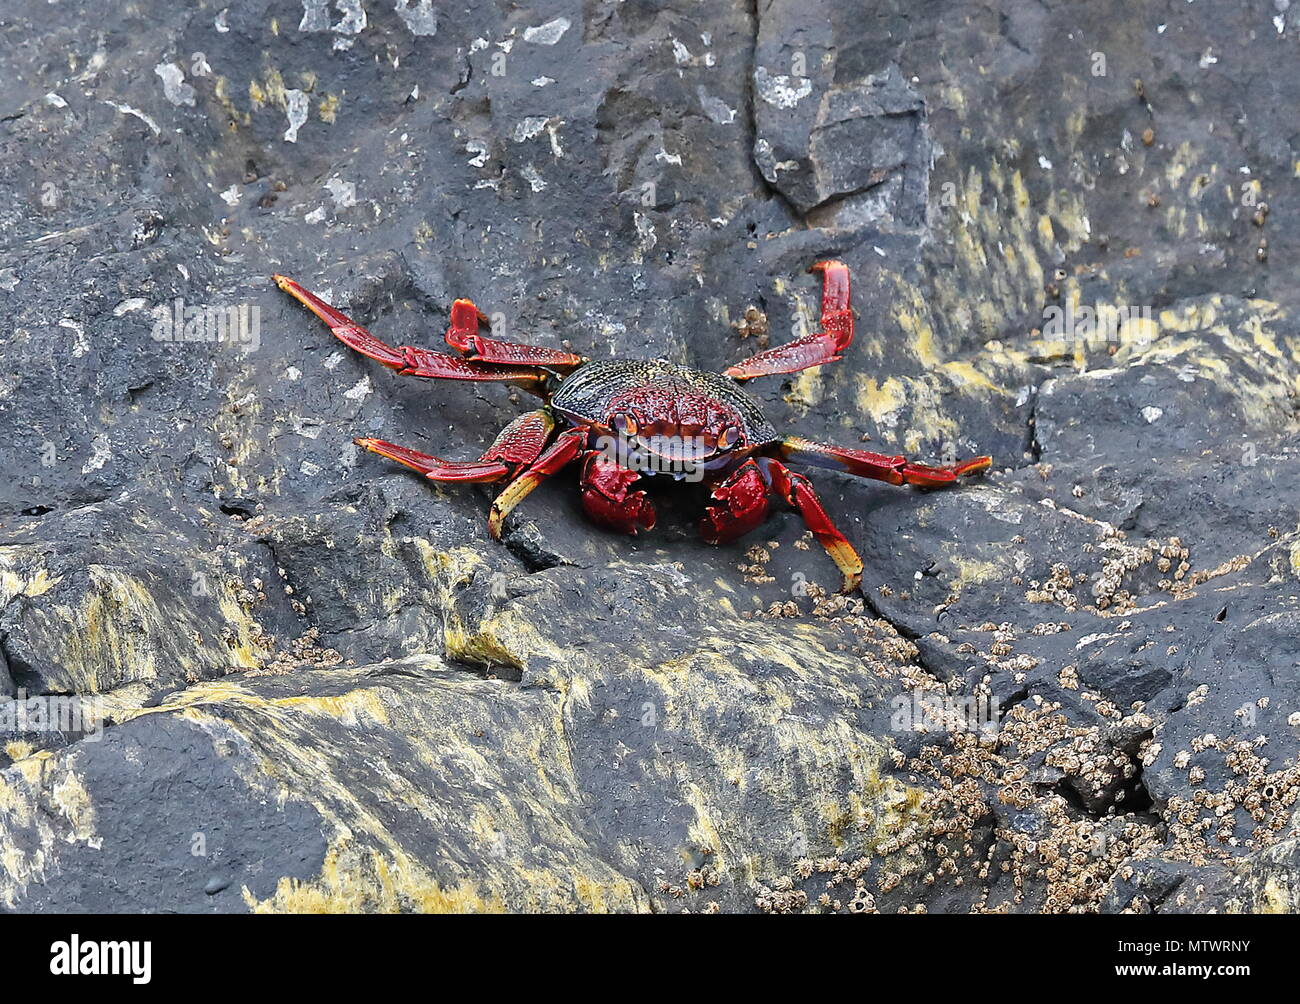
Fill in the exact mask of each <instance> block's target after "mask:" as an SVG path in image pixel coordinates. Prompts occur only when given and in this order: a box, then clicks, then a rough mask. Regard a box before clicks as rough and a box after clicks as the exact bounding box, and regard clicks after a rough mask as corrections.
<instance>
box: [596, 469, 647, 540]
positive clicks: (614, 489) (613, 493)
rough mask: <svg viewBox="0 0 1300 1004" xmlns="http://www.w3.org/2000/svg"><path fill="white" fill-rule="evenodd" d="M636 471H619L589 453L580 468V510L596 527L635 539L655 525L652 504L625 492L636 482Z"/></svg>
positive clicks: (644, 497) (639, 496) (641, 496)
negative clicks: (608, 529) (597, 524)
mask: <svg viewBox="0 0 1300 1004" xmlns="http://www.w3.org/2000/svg"><path fill="white" fill-rule="evenodd" d="M640 478H641V475H640V474H638V473H637V472H636V471H632V470H628V469H627V468H626V467H620V466H619V465H618V464H616V463H614V462H613V461H611V460H608V459H606V458H605V456H604V455H603V454H601V453H589V454H588V455H587V460H586V462H585V463H584V464H583V465H582V507H583V508H584V509H585V510H586V511H587V515H588V516H590V517H591V518H592V519H593V520H595V521H596V522H597V523H600V524H603V525H604V526H607V527H610V528H611V529H614V530H619V531H621V532H623V533H629V534H632V535H633V536H635V535H636V534H637V533H639V532H640V531H641V530H652V529H654V525H655V507H654V503H652V502H651V501H650V499H649V498H647V497H646V493H645V492H640V491H638V492H629V491H628V488H630V487H631V486H632V485H634V484H636V482H637V481H639V480H640Z"/></svg>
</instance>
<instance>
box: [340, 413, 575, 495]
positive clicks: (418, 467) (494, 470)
mask: <svg viewBox="0 0 1300 1004" xmlns="http://www.w3.org/2000/svg"><path fill="white" fill-rule="evenodd" d="M554 429H555V419H554V418H552V417H551V414H550V412H548V411H547V410H546V409H545V408H538V409H537V410H536V411H530V412H528V413H526V414H523V415H520V416H519V417H518V418H516V419H515V420H514V421H513V422H511V423H510V424H509V425H507V426H506V427H505V428H504V429H502V430H501V433H500V435H498V436H497V438H496V439H495V440H494V441H493V443H492V445H491V446H489V447H488V448H487V450H485V451H484V453H483V455H482V456H481V457H479V458H478V460H466V461H448V460H443V459H442V458H441V457H435V456H433V455H432V454H429V453H421V452H420V451H419V450H412V449H411V448H410V447H406V446H398V445H397V444H396V443H386V442H384V441H383V440H382V439H354V440H352V442H354V443H356V444H357V445H358V446H363V447H365V448H366V449H367V450H369V451H370V452H371V453H378V454H379V455H380V456H381V457H387V458H388V459H389V460H396V461H397V462H398V463H399V464H401V465H403V466H404V467H409V468H410V469H411V470H413V471H418V472H419V473H421V474H423V475H424V476H425V477H426V478H428V479H429V480H430V481H447V482H456V481H468V482H473V481H500V480H501V479H503V478H506V477H509V476H510V475H512V474H514V473H515V472H517V471H519V470H521V469H522V468H524V467H527V466H528V465H529V464H531V463H532V462H533V461H534V460H536V459H537V457H538V455H539V454H540V453H541V452H542V450H543V449H544V448H545V447H546V443H547V440H549V439H550V438H551V432H552V431H554Z"/></svg>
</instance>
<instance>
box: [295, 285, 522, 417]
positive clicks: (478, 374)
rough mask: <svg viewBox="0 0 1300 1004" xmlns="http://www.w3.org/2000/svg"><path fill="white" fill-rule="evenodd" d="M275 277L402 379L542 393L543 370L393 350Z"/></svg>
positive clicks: (405, 347) (425, 351)
mask: <svg viewBox="0 0 1300 1004" xmlns="http://www.w3.org/2000/svg"><path fill="white" fill-rule="evenodd" d="M272 278H273V279H274V280H275V284H276V285H277V286H279V287H280V288H281V289H282V290H284V291H285V292H286V293H288V294H289V295H290V296H292V297H293V298H294V299H295V300H297V301H298V302H299V303H301V304H302V305H303V306H305V307H306V308H307V309H308V310H310V311H311V312H312V313H313V314H315V315H316V316H317V317H319V318H320V319H321V320H322V321H324V322H325V323H326V324H328V325H329V329H330V331H332V332H334V336H335V337H336V338H338V340H339V341H341V342H342V343H343V344H344V345H346V346H347V347H348V348H350V349H355V350H356V351H357V352H360V353H361V354H362V355H363V356H369V357H370V358H371V359H374V360H376V361H378V362H381V363H383V364H384V365H385V366H387V367H389V368H390V369H394V370H396V371H397V372H398V373H400V374H402V375H403V376H416V377H429V378H433V379H438V378H441V379H445V380H486V381H495V382H498V383H512V384H517V385H519V386H520V387H523V388H524V389H525V390H530V391H533V392H534V393H540V392H541V391H540V388H541V387H542V384H543V382H544V381H545V379H546V374H545V372H543V371H542V370H540V369H536V368H533V367H527V366H522V365H515V364H511V365H493V364H489V363H482V362H478V361H476V360H473V359H462V358H461V357H460V356H451V355H447V354H446V353H445V352H433V351H431V350H429V349H421V348H416V347H414V346H411V345H399V346H397V347H396V348H394V347H393V346H392V345H389V344H388V343H387V342H385V341H383V340H382V339H380V338H376V337H375V336H374V335H372V334H371V333H370V332H369V331H367V330H366V329H365V328H363V327H362V326H361V325H360V324H357V323H356V321H354V320H352V319H351V318H350V317H348V316H347V315H346V314H344V313H343V312H342V311H341V310H337V309H335V308H334V307H332V306H330V305H329V304H328V303H326V302H325V301H324V300H322V299H321V298H320V297H319V296H317V295H316V294H315V293H313V292H311V291H310V290H307V289H304V288H303V287H302V286H300V285H299V284H298V283H296V282H294V281H293V280H292V279H290V278H288V277H287V276H283V275H275V276H272Z"/></svg>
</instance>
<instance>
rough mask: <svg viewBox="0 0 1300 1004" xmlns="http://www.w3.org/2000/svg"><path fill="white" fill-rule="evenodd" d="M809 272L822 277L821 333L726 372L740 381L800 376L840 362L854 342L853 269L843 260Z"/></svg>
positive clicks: (745, 362)
mask: <svg viewBox="0 0 1300 1004" xmlns="http://www.w3.org/2000/svg"><path fill="white" fill-rule="evenodd" d="M808 271H810V272H820V273H821V274H822V317H821V330H820V331H818V332H816V333H815V334H811V335H805V336H804V337H803V338H796V339H795V340H794V341H793V342H787V343H786V344H785V345H778V346H777V347H776V348H774V349H767V350H766V351H763V352H760V353H758V354H757V355H753V356H750V357H749V358H748V359H746V360H745V361H744V362H741V363H736V365H735V366H728V367H727V368H726V369H725V370H723V371H722V372H723V373H724V374H725V375H726V376H729V377H734V378H735V379H737V380H750V379H753V378H754V377H757V376H767V375H770V374H773V373H797V372H798V371H799V370H805V369H807V368H808V367H809V366H821V365H822V364H824V363H833V362H835V360H837V359H839V358H840V356H841V355H842V353H843V352H844V350H845V349H847V348H848V347H849V343H850V342H852V341H853V308H852V307H850V306H849V267H848V266H847V265H845V264H844V262H842V261H819V262H817V263H816V264H815V265H813V266H812V268H810V269H809V270H808Z"/></svg>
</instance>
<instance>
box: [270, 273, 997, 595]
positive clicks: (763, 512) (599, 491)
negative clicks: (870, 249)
mask: <svg viewBox="0 0 1300 1004" xmlns="http://www.w3.org/2000/svg"><path fill="white" fill-rule="evenodd" d="M809 271H810V272H814V273H820V275H821V279H822V295H821V326H820V330H819V331H816V332H814V333H812V334H808V335H805V336H803V337H800V338H796V339H795V340H794V341H791V342H788V343H786V344H784V345H780V346H777V347H775V348H770V349H766V350H765V351H762V352H759V353H757V354H756V355H753V356H750V357H749V358H748V359H746V360H745V361H744V362H740V363H737V364H735V365H734V366H729V367H727V369H725V370H724V371H723V372H722V373H721V374H718V373H710V372H705V371H703V370H696V369H689V368H687V367H684V366H678V365H675V364H673V363H670V362H665V361H663V360H651V361H647V360H639V359H608V360H591V359H587V358H585V357H583V356H580V355H575V354H573V353H571V352H566V351H561V350H558V349H551V348H545V347H542V346H538V345H526V344H520V343H517V342H508V341H500V340H497V339H494V338H491V337H487V336H485V335H484V334H483V328H484V327H485V326H486V324H487V317H486V316H485V315H484V314H483V313H482V312H481V311H480V310H479V309H478V308H477V307H476V306H475V305H474V303H473V302H472V301H470V300H456V301H455V303H453V304H452V308H451V324H450V327H449V328H448V330H447V335H446V340H447V344H448V345H450V346H451V348H453V349H455V350H456V353H457V354H456V355H451V354H448V353H443V352H434V351H432V350H430V349H425V348H418V347H415V346H410V345H402V346H398V347H396V348H394V347H393V346H391V345H388V344H387V343H386V342H383V341H381V340H380V339H379V338H377V337H375V336H374V335H372V334H371V333H370V332H369V331H367V330H366V329H365V328H363V327H362V326H361V325H359V324H357V323H356V322H355V321H353V320H351V319H349V318H348V317H347V316H346V315H345V314H343V313H342V312H340V311H339V310H337V309H335V308H334V307H332V306H330V305H329V304H328V303H326V302H325V301H324V300H323V299H321V298H320V297H319V296H316V295H315V294H314V293H311V292H309V291H308V290H306V289H304V288H303V287H302V286H300V285H299V284H298V283H296V282H294V280H292V279H289V278H287V277H285V276H283V275H275V276H273V278H274V280H275V282H276V284H277V285H278V286H279V287H280V289H282V290H283V291H284V292H286V293H288V294H289V295H290V296H292V297H294V298H295V299H296V300H298V301H299V302H300V303H302V304H303V305H304V306H305V307H307V309H309V310H310V311H311V312H312V313H313V314H315V315H316V316H317V317H319V318H320V319H321V320H323V321H324V322H325V323H326V324H327V325H329V328H330V330H331V331H332V332H333V333H334V335H335V336H336V337H337V338H338V339H339V341H341V342H343V344H344V345H346V346H348V347H349V348H351V349H354V350H356V351H357V352H360V353H361V354H362V355H364V356H369V357H370V358H371V359H374V360H375V361H377V362H379V363H382V364H383V365H385V366H387V367H388V368H389V369H392V370H395V371H396V372H397V373H399V374H401V375H402V376H411V377H426V378H429V379H442V380H470V381H486V382H492V383H502V384H512V385H515V386H518V387H520V388H522V389H523V390H525V391H528V392H530V393H532V394H535V395H536V396H537V397H539V398H540V399H541V407H539V408H537V409H536V410H534V411H530V412H527V413H526V414H523V415H520V416H519V417H518V418H516V419H515V420H514V421H512V422H511V423H510V424H509V425H507V426H506V427H505V429H504V430H502V432H501V433H500V435H498V436H497V437H496V439H495V440H494V441H493V443H492V445H491V446H489V447H488V449H487V450H486V451H485V452H484V453H483V455H482V456H480V457H479V458H478V459H476V460H469V461H447V460H443V459H441V458H439V457H436V456H432V455H430V454H427V453H421V452H419V451H417V450H413V449H410V448H409V447H405V446H398V445H396V444H394V443H388V442H384V441H383V440H381V439H371V438H364V439H355V440H353V442H355V443H356V444H357V445H358V446H361V447H364V448H365V449H367V450H370V451H371V452H373V453H378V454H380V455H381V456H384V457H387V458H388V459H390V460H395V461H396V462H397V463H399V464H403V465H405V466H406V467H409V468H410V469H411V470H414V471H418V472H419V473H420V474H422V475H423V476H424V477H426V478H428V479H429V480H431V481H437V482H500V483H503V484H504V486H505V487H504V489H503V490H502V491H501V493H500V494H499V495H498V496H497V497H496V499H495V501H494V502H493V503H492V508H491V512H490V514H489V516H488V532H489V533H490V534H491V536H492V537H493V539H495V540H500V539H501V531H502V525H503V523H504V521H505V519H506V517H507V516H508V515H509V514H510V512H511V510H513V509H514V508H515V506H517V505H519V503H520V502H522V501H523V500H524V498H525V497H527V495H528V494H529V493H530V492H531V491H532V490H533V489H534V488H536V487H537V486H538V485H539V484H540V483H541V482H542V481H543V480H545V479H546V478H549V477H550V476H552V475H553V474H556V473H558V472H559V471H560V470H561V469H562V468H564V467H566V466H568V465H569V464H570V463H574V462H576V463H578V464H580V466H581V475H580V477H579V482H580V485H581V491H582V505H583V508H584V509H585V510H586V513H587V515H588V516H589V517H590V518H591V519H592V520H594V521H595V522H596V523H598V524H601V525H603V526H605V527H607V528H609V529H612V530H615V531H619V532H622V533H626V534H633V535H635V534H637V533H640V532H641V531H643V530H649V529H651V528H653V527H654V525H655V518H656V517H655V507H654V502H653V500H652V499H651V497H650V495H649V494H648V493H647V492H646V491H645V490H644V483H643V479H644V478H647V477H650V476H652V475H655V474H667V475H670V476H671V477H673V478H675V479H677V480H688V481H696V482H702V484H703V487H704V489H705V490H706V491H707V493H708V501H707V502H706V504H705V507H704V515H703V517H702V519H701V520H700V523H699V532H700V536H701V537H703V539H704V540H705V541H706V542H708V543H710V544H722V543H726V542H730V541H734V540H736V539H737V538H739V537H742V536H744V535H745V534H747V533H749V532H750V531H751V530H754V529H755V528H757V527H758V526H759V525H760V524H761V523H762V522H763V521H764V519H765V518H766V516H767V510H768V500H769V497H770V496H771V495H777V496H779V497H780V498H781V499H782V500H783V501H784V502H786V503H788V504H789V505H790V506H792V507H793V508H794V509H795V510H796V511H797V512H798V513H799V515H800V516H801V517H802V518H803V521H804V523H805V525H806V526H807V527H808V529H809V530H810V531H812V534H813V536H814V537H815V538H816V539H817V540H818V542H820V543H821V545H822V546H823V547H824V548H825V549H826V551H827V553H828V554H829V555H830V557H831V559H832V560H833V561H834V562H835V564H836V565H837V566H838V568H839V570H840V573H841V575H842V577H843V582H842V589H843V591H844V592H851V591H853V590H854V589H857V588H858V587H859V586H860V584H861V581H862V559H861V558H860V557H859V556H858V554H857V552H856V551H855V550H854V549H853V546H852V545H851V544H850V543H849V541H848V539H847V538H846V537H845V536H844V534H842V533H841V532H840V531H839V530H838V529H836V527H835V525H834V524H833V523H832V522H831V520H830V517H829V516H827V515H826V511H825V509H823V508H822V504H821V502H820V501H819V500H818V498H817V493H816V492H815V491H814V490H813V485H812V482H811V481H809V480H808V478H807V477H806V476H805V475H804V474H802V473H799V472H797V471H794V470H791V469H790V467H789V466H787V465H788V464H790V463H793V464H798V465H810V466H813V467H823V468H832V469H835V470H839V471H843V472H846V473H848V474H852V475H856V476H858V477H864V478H874V479H876V480H879V481H887V482H889V483H890V484H894V485H917V486H919V487H922V488H941V487H945V486H948V485H952V484H954V483H955V482H956V481H957V480H958V479H959V478H961V477H963V476H965V475H969V474H974V473H976V472H978V471H983V470H986V469H987V468H988V467H989V466H990V465H991V463H992V460H991V458H990V457H987V456H983V457H974V458H973V459H970V460H966V461H964V462H962V463H957V464H949V465H944V466H939V467H930V466H926V465H923V464H915V463H912V462H911V461H910V460H908V459H907V458H906V457H902V456H891V455H887V454H882V453H870V452H867V451H865V450H856V449H849V448H847V447H841V446H832V445H829V444H825V443H818V442H814V441H812V440H808V439H803V438H801V437H799V436H788V435H782V434H781V433H779V432H778V431H777V430H776V428H775V427H774V426H773V425H772V423H771V422H769V421H768V420H767V419H766V418H765V417H764V415H763V411H762V409H761V408H760V407H759V405H758V403H757V402H756V401H755V400H754V399H753V398H752V397H750V396H749V395H748V394H747V393H745V391H744V390H742V389H741V384H742V383H743V382H744V381H747V380H752V379H754V378H755V377H761V376H771V375H779V374H787V373H797V372H799V371H800V370H804V369H808V368H809V367H812V366H821V365H824V364H826V363H832V362H835V361H836V360H838V359H840V358H842V356H843V354H844V352H845V350H846V349H847V348H848V347H849V344H850V342H852V340H853V326H854V315H853V309H852V307H851V306H850V302H849V299H850V278H849V269H848V267H847V266H846V265H845V264H844V263H843V262H840V261H819V262H817V263H816V264H814V265H813V266H812V267H811V268H810V269H809Z"/></svg>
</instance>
